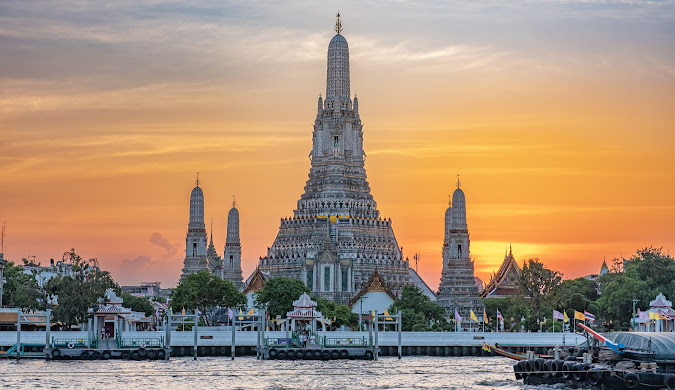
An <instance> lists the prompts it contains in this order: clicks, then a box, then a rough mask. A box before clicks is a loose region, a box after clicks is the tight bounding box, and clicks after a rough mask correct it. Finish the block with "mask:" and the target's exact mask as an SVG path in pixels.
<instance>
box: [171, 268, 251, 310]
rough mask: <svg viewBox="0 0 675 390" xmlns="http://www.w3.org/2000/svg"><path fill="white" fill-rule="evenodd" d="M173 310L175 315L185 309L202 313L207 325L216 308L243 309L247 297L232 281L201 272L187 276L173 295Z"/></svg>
mask: <svg viewBox="0 0 675 390" xmlns="http://www.w3.org/2000/svg"><path fill="white" fill-rule="evenodd" d="M171 298H172V301H171V309H172V310H173V312H174V313H179V312H182V310H183V309H186V310H194V309H195V308H197V309H199V310H201V311H202V315H203V316H204V319H205V320H206V322H207V323H211V322H212V320H213V319H209V314H210V312H211V310H212V309H213V308H215V307H216V306H221V307H232V308H234V307H242V306H244V305H245V304H246V295H244V294H243V293H241V292H240V291H239V290H237V287H236V286H235V285H234V283H232V281H230V280H223V279H221V278H219V277H217V276H215V275H212V274H211V273H209V272H208V271H199V272H195V273H192V274H189V275H186V276H185V277H184V278H183V280H181V282H180V284H178V286H177V287H176V288H175V289H174V290H173V293H172V295H171Z"/></svg>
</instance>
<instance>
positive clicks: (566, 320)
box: [563, 311, 570, 322]
mask: <svg viewBox="0 0 675 390" xmlns="http://www.w3.org/2000/svg"><path fill="white" fill-rule="evenodd" d="M563 314H565V322H570V318H569V317H568V316H567V312H566V311H563Z"/></svg>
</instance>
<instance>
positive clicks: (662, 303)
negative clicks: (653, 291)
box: [649, 293, 673, 309]
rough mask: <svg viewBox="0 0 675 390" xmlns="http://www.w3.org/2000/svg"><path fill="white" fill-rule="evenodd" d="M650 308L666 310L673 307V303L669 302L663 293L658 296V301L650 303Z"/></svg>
mask: <svg viewBox="0 0 675 390" xmlns="http://www.w3.org/2000/svg"><path fill="white" fill-rule="evenodd" d="M649 307H651V308H657V307H658V308H664V309H666V308H667V309H670V308H671V307H673V303H672V302H671V301H669V300H667V299H666V296H665V295H663V293H660V294H659V295H657V296H656V299H654V300H653V301H651V302H649Z"/></svg>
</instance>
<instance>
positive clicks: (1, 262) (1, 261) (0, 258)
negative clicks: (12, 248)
mask: <svg viewBox="0 0 675 390" xmlns="http://www.w3.org/2000/svg"><path fill="white" fill-rule="evenodd" d="M5 264H7V260H5V259H4V255H3V254H2V253H0V307H2V285H3V284H4V283H5V279H4V277H3V275H2V272H3V270H4V269H5Z"/></svg>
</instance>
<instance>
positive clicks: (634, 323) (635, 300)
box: [630, 298, 640, 331]
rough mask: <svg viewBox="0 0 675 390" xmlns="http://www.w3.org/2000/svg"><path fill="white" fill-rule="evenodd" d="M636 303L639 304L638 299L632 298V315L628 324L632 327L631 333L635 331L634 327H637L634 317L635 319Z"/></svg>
mask: <svg viewBox="0 0 675 390" xmlns="http://www.w3.org/2000/svg"><path fill="white" fill-rule="evenodd" d="M638 302H640V300H639V299H635V298H633V313H632V314H631V316H630V324H631V325H632V326H633V331H635V327H636V325H637V322H636V321H635V317H636V314H637V313H636V312H635V305H637V303H638Z"/></svg>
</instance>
